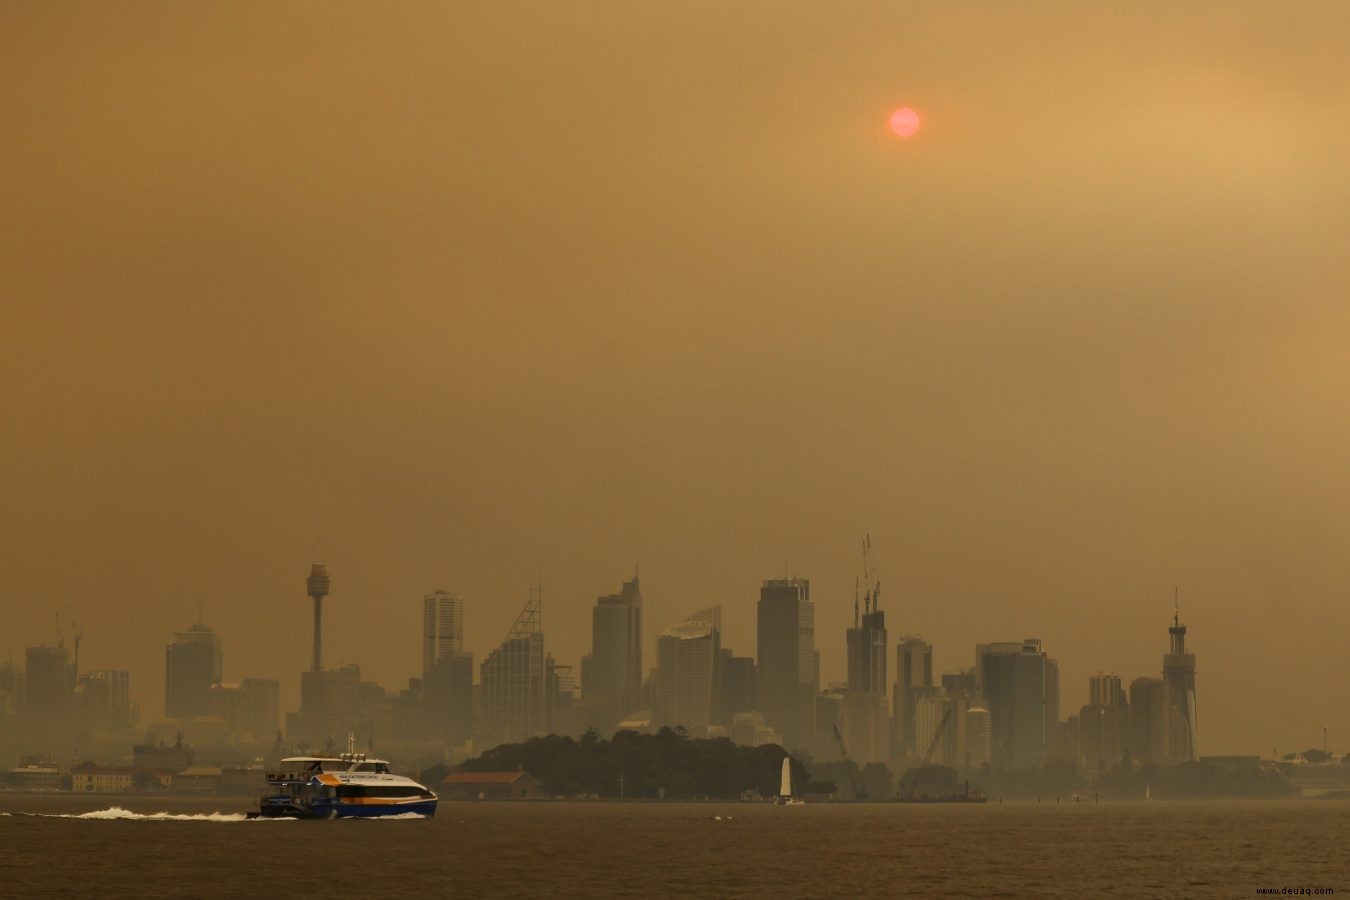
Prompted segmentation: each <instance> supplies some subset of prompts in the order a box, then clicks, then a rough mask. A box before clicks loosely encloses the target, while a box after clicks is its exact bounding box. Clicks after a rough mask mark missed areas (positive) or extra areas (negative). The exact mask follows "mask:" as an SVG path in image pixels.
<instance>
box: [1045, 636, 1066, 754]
mask: <svg viewBox="0 0 1350 900" xmlns="http://www.w3.org/2000/svg"><path fill="white" fill-rule="evenodd" d="M1045 755H1046V757H1047V758H1049V759H1063V758H1064V727H1063V726H1062V725H1061V724H1060V721H1059V660H1057V659H1048V658H1047V659H1046V661H1045Z"/></svg>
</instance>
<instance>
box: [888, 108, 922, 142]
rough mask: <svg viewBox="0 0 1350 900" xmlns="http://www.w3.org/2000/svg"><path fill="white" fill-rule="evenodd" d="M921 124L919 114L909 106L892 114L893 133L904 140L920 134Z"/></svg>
mask: <svg viewBox="0 0 1350 900" xmlns="http://www.w3.org/2000/svg"><path fill="white" fill-rule="evenodd" d="M919 124H920V123H919V114H918V113H916V112H915V111H914V110H912V109H910V108H909V107H908V106H902V107H900V108H899V109H897V110H896V111H895V112H893V113H891V131H894V132H895V133H896V134H897V135H899V136H900V137H902V138H907V137H914V135H916V134H918V133H919Z"/></svg>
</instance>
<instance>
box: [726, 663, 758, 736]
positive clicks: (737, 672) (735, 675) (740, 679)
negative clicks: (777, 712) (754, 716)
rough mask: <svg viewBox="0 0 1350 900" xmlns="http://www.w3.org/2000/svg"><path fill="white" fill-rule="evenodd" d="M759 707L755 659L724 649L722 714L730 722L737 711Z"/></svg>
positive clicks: (750, 710)
mask: <svg viewBox="0 0 1350 900" xmlns="http://www.w3.org/2000/svg"><path fill="white" fill-rule="evenodd" d="M757 709H759V705H758V701H757V700H756V699H755V660H754V659H753V658H752V657H749V656H736V655H735V654H734V653H733V652H732V651H731V650H729V649H723V650H722V716H723V718H724V719H726V721H727V723H730V722H731V720H732V718H733V717H734V716H735V715H736V714H737V713H743V712H754V711H755V710H757Z"/></svg>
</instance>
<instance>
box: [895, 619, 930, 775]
mask: <svg viewBox="0 0 1350 900" xmlns="http://www.w3.org/2000/svg"><path fill="white" fill-rule="evenodd" d="M932 687H933V645H932V644H930V643H928V642H927V641H925V640H924V639H923V638H921V637H917V636H915V635H907V636H905V637H902V638H901V639H900V643H898V644H896V645H895V688H894V696H893V698H892V699H893V703H894V707H895V721H894V728H893V740H894V746H895V755H896V757H897V758H900V759H904V758H914V757H917V756H918V755H919V754H921V753H923V751H924V748H923V747H922V746H919V745H918V742H917V740H916V738H915V723H914V701H915V698H916V697H918V696H919V695H920V693H921V692H923V691H927V690H929V689H930V688H932Z"/></svg>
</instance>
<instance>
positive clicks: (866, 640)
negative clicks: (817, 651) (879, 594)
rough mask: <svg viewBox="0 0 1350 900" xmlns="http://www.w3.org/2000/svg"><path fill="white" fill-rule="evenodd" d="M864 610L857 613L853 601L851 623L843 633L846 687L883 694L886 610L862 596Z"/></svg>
mask: <svg viewBox="0 0 1350 900" xmlns="http://www.w3.org/2000/svg"><path fill="white" fill-rule="evenodd" d="M866 602H867V604H868V605H867V608H866V610H867V611H866V612H864V613H863V614H862V616H861V617H860V616H859V615H858V604H857V603H856V602H855V603H854V604H853V627H852V628H850V629H848V631H847V633H846V650H847V653H848V689H849V690H850V691H856V692H859V693H864V694H880V695H882V696H883V697H884V696H885V695H886V614H885V613H884V612H882V611H881V610H880V609H876V608H875V607H873V606H872V605H871V596H870V595H869V596H868V597H867V598H866Z"/></svg>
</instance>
